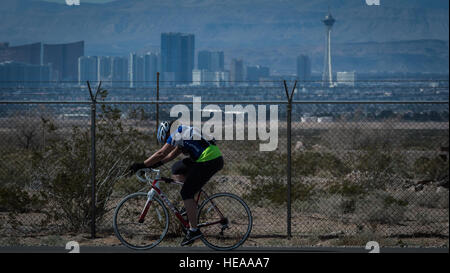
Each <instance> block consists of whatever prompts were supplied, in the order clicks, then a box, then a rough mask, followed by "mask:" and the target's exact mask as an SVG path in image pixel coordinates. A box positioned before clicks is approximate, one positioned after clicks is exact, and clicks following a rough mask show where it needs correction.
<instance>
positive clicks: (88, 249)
mask: <svg viewBox="0 0 450 273" xmlns="http://www.w3.org/2000/svg"><path fill="white" fill-rule="evenodd" d="M67 252H69V251H68V250H66V249H65V248H64V247H53V246H41V247H40V246H33V247H31V246H30V247H27V246H24V247H21V246H17V247H16V246H14V247H0V253H67ZM80 252H81V253H236V254H237V253H280V252H281V253H367V252H368V250H365V249H364V248H357V247H333V248H331V247H299V248H293V247H285V248H282V247H241V248H238V249H236V250H233V251H231V252H230V251H226V252H218V251H214V250H211V249H209V248H206V247H158V246H157V247H155V248H153V249H150V250H145V251H134V250H131V249H128V248H126V247H124V246H80ZM380 252H381V253H449V249H448V248H381V249H380Z"/></svg>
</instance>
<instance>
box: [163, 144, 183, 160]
mask: <svg viewBox="0 0 450 273" xmlns="http://www.w3.org/2000/svg"><path fill="white" fill-rule="evenodd" d="M180 154H181V149H180V148H179V147H178V146H176V147H175V149H173V150H172V151H171V152H170V153H169V154H168V155H167V156H166V157H164V158H163V159H162V160H161V161H162V163H167V162H169V161H172V160H173V159H174V158H176V157H177V156H179V155H180Z"/></svg>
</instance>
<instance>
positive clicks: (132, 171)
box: [127, 162, 147, 176]
mask: <svg viewBox="0 0 450 273" xmlns="http://www.w3.org/2000/svg"><path fill="white" fill-rule="evenodd" d="M143 168H147V166H145V164H144V163H142V162H141V163H133V165H131V166H129V167H128V168H127V173H128V175H129V176H131V175H133V174H135V173H136V172H137V171H139V170H140V169H143Z"/></svg>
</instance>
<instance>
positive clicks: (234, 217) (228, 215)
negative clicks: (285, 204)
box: [113, 168, 253, 250]
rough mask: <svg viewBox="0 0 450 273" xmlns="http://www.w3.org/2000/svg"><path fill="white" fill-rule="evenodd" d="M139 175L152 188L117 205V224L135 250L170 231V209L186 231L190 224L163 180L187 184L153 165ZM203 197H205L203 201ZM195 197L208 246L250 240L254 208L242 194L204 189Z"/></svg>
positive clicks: (232, 245) (154, 243)
mask: <svg viewBox="0 0 450 273" xmlns="http://www.w3.org/2000/svg"><path fill="white" fill-rule="evenodd" d="M152 176H153V177H152ZM136 177H137V178H138V180H139V181H141V182H143V183H146V184H148V185H149V186H150V190H149V191H148V192H136V193H133V194H130V195H128V196H126V197H125V198H123V199H122V200H121V201H120V202H119V204H118V205H117V207H116V209H115V212H114V217H113V227H114V232H115V234H116V236H117V238H118V239H119V240H120V241H121V242H122V244H124V245H125V246H127V247H129V248H131V249H135V250H147V249H151V248H153V247H155V246H157V245H158V244H159V243H160V242H161V241H162V240H163V238H164V236H166V234H167V232H168V230H169V212H168V209H167V208H169V209H170V211H171V212H172V213H173V214H174V215H175V216H176V219H178V220H179V222H180V223H181V227H182V230H183V232H184V233H186V232H187V230H188V229H189V227H190V226H189V221H188V220H187V216H186V212H185V210H184V208H182V209H178V208H176V207H175V206H174V205H173V204H172V202H171V201H170V200H169V199H168V198H167V196H166V195H165V194H164V193H163V192H162V190H161V188H160V183H161V182H165V183H168V184H173V185H183V183H182V182H179V181H175V180H173V179H171V178H166V177H161V175H160V170H157V169H150V168H145V169H141V170H139V171H137V173H136ZM200 197H203V198H204V200H203V201H202V202H201V203H200V204H199V200H200ZM194 200H195V201H196V202H197V206H198V215H197V219H198V228H199V229H200V230H201V232H202V233H203V236H202V237H201V240H202V241H203V243H204V244H205V245H206V246H208V247H210V248H212V249H214V250H232V249H235V248H237V247H239V246H240V245H242V244H243V243H244V242H245V241H246V240H247V238H248V237H249V235H250V232H251V230H252V225H253V218H252V214H251V211H250V208H249V207H248V205H247V204H246V203H245V202H244V201H243V200H242V199H241V198H240V197H239V196H237V195H235V194H232V193H226V192H224V193H216V194H213V195H211V196H209V195H208V194H207V193H206V192H205V191H204V190H200V192H199V193H198V194H197V197H196V198H195V199H194Z"/></svg>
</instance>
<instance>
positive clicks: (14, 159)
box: [0, 149, 33, 186]
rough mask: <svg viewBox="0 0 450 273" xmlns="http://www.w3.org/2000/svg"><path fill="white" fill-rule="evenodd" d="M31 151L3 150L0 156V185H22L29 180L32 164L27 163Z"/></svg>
mask: <svg viewBox="0 0 450 273" xmlns="http://www.w3.org/2000/svg"><path fill="white" fill-rule="evenodd" d="M31 156H32V152H31V151H28V150H23V149H20V150H15V151H10V152H5V153H3V154H2V156H1V157H0V185H6V184H14V185H18V186H19V185H20V186H24V185H26V184H27V183H29V182H30V178H31V172H32V171H33V170H32V166H31V164H29V161H30V158H31Z"/></svg>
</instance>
